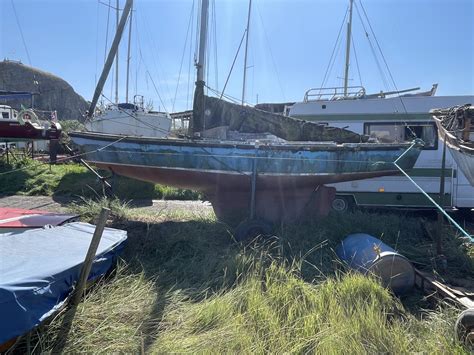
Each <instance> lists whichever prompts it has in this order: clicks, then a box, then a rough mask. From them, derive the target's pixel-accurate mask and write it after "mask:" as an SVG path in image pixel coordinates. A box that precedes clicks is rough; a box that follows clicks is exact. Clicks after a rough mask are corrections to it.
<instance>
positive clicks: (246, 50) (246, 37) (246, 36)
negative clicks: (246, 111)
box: [242, 0, 252, 106]
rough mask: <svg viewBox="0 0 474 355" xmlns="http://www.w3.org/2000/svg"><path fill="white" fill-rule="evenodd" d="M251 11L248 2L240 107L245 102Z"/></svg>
mask: <svg viewBox="0 0 474 355" xmlns="http://www.w3.org/2000/svg"><path fill="white" fill-rule="evenodd" d="M251 11H252V0H249V13H248V16H247V30H246V34H245V56H244V82H243V84H242V106H243V105H244V102H245V82H246V79H247V52H248V47H249V30H250V14H251Z"/></svg>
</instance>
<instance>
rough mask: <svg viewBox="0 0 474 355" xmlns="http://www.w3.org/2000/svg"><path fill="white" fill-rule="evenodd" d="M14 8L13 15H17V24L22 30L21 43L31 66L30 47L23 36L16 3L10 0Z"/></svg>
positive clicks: (21, 31) (21, 32)
mask: <svg viewBox="0 0 474 355" xmlns="http://www.w3.org/2000/svg"><path fill="white" fill-rule="evenodd" d="M10 2H11V4H12V8H13V14H14V15H15V20H16V24H17V26H18V29H19V30H20V36H21V41H22V42H23V47H25V52H26V57H27V58H28V64H29V65H30V66H31V58H30V52H29V51H28V46H27V45H26V41H25V36H24V35H23V30H22V28H21V24H20V20H19V19H18V14H17V12H16V8H15V3H14V2H13V0H10Z"/></svg>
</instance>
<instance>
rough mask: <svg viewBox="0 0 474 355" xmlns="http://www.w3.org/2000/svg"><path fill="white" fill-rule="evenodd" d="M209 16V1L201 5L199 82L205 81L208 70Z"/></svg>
mask: <svg viewBox="0 0 474 355" xmlns="http://www.w3.org/2000/svg"><path fill="white" fill-rule="evenodd" d="M208 15H209V0H202V4H201V29H200V32H199V55H198V62H197V63H196V68H197V81H204V74H205V70H206V44H207V21H208Z"/></svg>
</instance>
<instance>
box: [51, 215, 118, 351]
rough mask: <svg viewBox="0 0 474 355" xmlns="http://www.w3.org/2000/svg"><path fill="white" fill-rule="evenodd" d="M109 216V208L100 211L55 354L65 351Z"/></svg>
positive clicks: (55, 346) (58, 337) (55, 347)
mask: <svg viewBox="0 0 474 355" xmlns="http://www.w3.org/2000/svg"><path fill="white" fill-rule="evenodd" d="M109 214H110V210H109V209H108V208H102V210H101V211H100V215H99V220H98V221H97V224H96V227H95V231H94V235H93V236H92V240H91V243H90V245H89V249H88V250H87V254H86V258H85V260H84V264H83V265H82V269H81V274H80V276H79V281H78V283H77V286H76V288H75V290H74V294H73V295H72V301H71V308H70V309H69V310H68V311H67V312H66V314H65V315H64V318H63V321H62V324H61V328H60V329H61V330H60V331H59V333H58V335H57V337H56V344H55V345H54V348H53V351H52V353H53V354H61V353H62V352H63V350H64V346H65V345H66V340H67V336H68V334H69V332H70V330H71V326H72V321H73V319H74V316H75V315H76V311H77V305H78V304H79V302H80V301H81V297H82V294H83V293H84V290H85V288H86V285H87V279H88V277H89V273H90V271H91V268H92V263H93V261H94V258H95V253H96V252H97V248H98V246H99V243H100V239H101V238H102V233H103V232H104V228H105V223H106V222H107V218H108V217H109Z"/></svg>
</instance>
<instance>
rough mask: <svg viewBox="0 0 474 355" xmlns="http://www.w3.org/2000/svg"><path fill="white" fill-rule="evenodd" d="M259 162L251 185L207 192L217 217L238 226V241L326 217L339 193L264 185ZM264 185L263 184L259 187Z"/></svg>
mask: <svg viewBox="0 0 474 355" xmlns="http://www.w3.org/2000/svg"><path fill="white" fill-rule="evenodd" d="M257 162H258V159H254V162H253V165H252V172H251V174H248V173H247V174H248V175H247V176H249V180H250V184H249V185H248V186H247V187H242V186H241V187H240V188H238V187H236V186H232V185H229V184H226V183H225V182H224V181H223V182H222V183H221V184H218V186H216V188H215V189H214V190H213V191H206V192H205V195H206V198H207V199H208V200H209V201H210V202H211V204H212V207H213V209H214V213H215V214H216V217H217V218H218V219H219V220H220V221H223V222H225V223H227V224H229V225H231V226H237V227H236V229H235V233H234V237H235V239H236V240H238V241H243V240H249V239H253V238H254V237H256V236H258V235H268V234H270V233H271V232H272V229H273V228H272V225H273V224H275V223H280V222H290V223H291V222H293V221H295V220H301V219H309V220H314V219H317V218H318V217H321V216H326V215H327V214H328V213H329V211H330V209H331V202H332V200H333V199H334V197H335V194H336V190H335V188H333V187H327V186H324V185H320V186H314V187H311V188H301V187H300V186H296V185H295V186H293V185H284V184H282V185H277V186H268V184H267V185H265V183H264V181H263V180H262V181H261V179H264V178H265V176H263V175H259V173H258V163H257ZM260 182H262V183H260Z"/></svg>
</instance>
